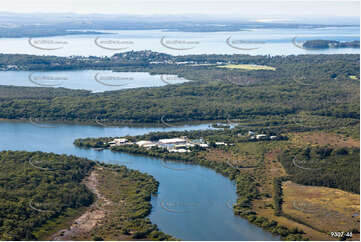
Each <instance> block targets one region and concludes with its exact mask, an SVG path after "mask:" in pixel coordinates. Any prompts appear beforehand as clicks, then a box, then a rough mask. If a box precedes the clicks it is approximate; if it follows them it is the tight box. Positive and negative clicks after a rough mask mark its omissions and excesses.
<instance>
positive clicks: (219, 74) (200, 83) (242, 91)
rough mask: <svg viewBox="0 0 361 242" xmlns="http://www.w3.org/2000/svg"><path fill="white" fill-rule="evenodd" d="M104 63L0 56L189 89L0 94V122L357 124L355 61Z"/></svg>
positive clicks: (0, 89) (218, 58) (126, 59)
mask: <svg viewBox="0 0 361 242" xmlns="http://www.w3.org/2000/svg"><path fill="white" fill-rule="evenodd" d="M148 57H149V58H150V59H151V60H158V59H160V60H165V59H169V60H175V61H181V60H188V61H190V62H192V61H194V62H197V63H217V62H222V61H223V62H226V63H233V64H237V63H243V64H251V63H252V64H259V65H268V66H272V67H275V68H276V70H275V71H271V70H254V71H252V70H240V69H228V68H219V67H217V66H216V65H201V66H194V65H176V64H156V65H153V64H149V63H147V64H144V65H143V64H142V63H144V61H145V60H146V59H147V58H148ZM97 59H99V58H98V57H95V60H97ZM106 59H107V58H104V60H99V61H94V60H93V59H92V58H88V59H87V60H82V59H71V58H70V59H69V58H63V57H46V56H45V57H39V56H27V58H23V56H22V55H19V56H16V55H3V56H0V66H1V65H7V64H10V63H13V64H14V63H18V62H21V63H22V64H21V66H23V67H24V68H25V69H34V68H35V69H42V68H45V69H48V68H50V69H51V66H58V67H59V66H61V67H62V68H65V69H67V68H72V69H77V68H85V67H86V68H109V69H112V70H114V71H148V72H150V73H152V74H160V73H161V74H176V75H178V76H181V77H184V78H186V79H188V80H192V81H191V82H186V83H183V84H177V85H166V86H163V87H152V88H137V89H125V90H119V91H109V92H104V93H91V92H89V91H85V90H69V89H64V88H29V87H13V86H0V118H5V119H29V118H37V119H39V120H44V121H45V120H47V121H59V120H60V121H80V122H94V121H95V120H96V119H97V120H98V121H100V122H102V123H104V124H121V123H161V118H162V117H166V119H167V120H169V122H192V121H196V120H201V121H202V120H204V121H205V120H226V119H227V118H228V119H237V118H241V117H252V118H253V119H265V118H266V117H267V116H273V118H272V119H274V121H275V122H280V121H282V119H283V121H282V122H289V121H290V120H291V119H292V115H296V116H298V115H301V114H302V115H304V114H305V115H309V116H310V117H315V118H316V119H318V120H321V121H322V120H324V121H329V123H335V122H334V121H335V120H332V119H341V120H342V123H346V124H350V125H351V124H355V123H358V120H359V102H358V100H359V92H358V90H359V81H358V80H357V79H356V80H355V79H354V78H351V77H353V76H356V77H358V78H359V56H358V55H305V56H286V57H282V56H276V57H269V56H247V55H199V56H198V55H189V56H177V57H174V56H170V55H166V54H161V53H154V52H131V53H127V54H124V53H123V54H117V55H114V56H113V57H112V58H109V60H106ZM56 61H58V62H59V63H56ZM37 63H39V66H37ZM88 63H92V64H91V65H88ZM109 63H110V64H109ZM123 63H126V64H123ZM330 119H331V120H330ZM271 122H272V121H271Z"/></svg>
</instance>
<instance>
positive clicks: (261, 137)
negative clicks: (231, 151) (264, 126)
mask: <svg viewBox="0 0 361 242" xmlns="http://www.w3.org/2000/svg"><path fill="white" fill-rule="evenodd" d="M266 137H267V135H265V134H257V135H256V139H265V138H266Z"/></svg>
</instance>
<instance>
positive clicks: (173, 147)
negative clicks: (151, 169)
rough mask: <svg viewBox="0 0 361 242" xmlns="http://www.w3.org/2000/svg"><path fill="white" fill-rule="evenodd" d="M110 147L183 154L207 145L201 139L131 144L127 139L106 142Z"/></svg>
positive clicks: (183, 138) (185, 138) (164, 140)
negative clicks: (128, 146)
mask: <svg viewBox="0 0 361 242" xmlns="http://www.w3.org/2000/svg"><path fill="white" fill-rule="evenodd" d="M108 144H109V145H110V146H121V145H137V146H138V147H143V148H146V149H150V148H152V147H158V148H163V149H166V150H168V151H169V152H179V153H185V152H190V149H189V148H191V147H195V146H199V147H202V148H207V147H208V144H207V143H205V142H204V141H203V139H195V140H190V139H188V138H187V137H184V136H183V137H179V138H171V139H160V140H158V141H150V140H140V141H137V142H131V141H129V140H128V139H125V138H123V139H114V140H112V141H110V142H108Z"/></svg>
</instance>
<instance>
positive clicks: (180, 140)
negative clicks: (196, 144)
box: [158, 138, 187, 145]
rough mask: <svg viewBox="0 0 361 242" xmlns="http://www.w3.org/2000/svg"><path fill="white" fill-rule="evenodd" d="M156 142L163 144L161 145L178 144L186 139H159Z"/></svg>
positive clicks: (183, 142)
mask: <svg viewBox="0 0 361 242" xmlns="http://www.w3.org/2000/svg"><path fill="white" fill-rule="evenodd" d="M158 142H159V144H163V145H168V144H174V145H180V144H185V143H187V141H186V140H185V139H183V138H172V139H160V140H159V141H158Z"/></svg>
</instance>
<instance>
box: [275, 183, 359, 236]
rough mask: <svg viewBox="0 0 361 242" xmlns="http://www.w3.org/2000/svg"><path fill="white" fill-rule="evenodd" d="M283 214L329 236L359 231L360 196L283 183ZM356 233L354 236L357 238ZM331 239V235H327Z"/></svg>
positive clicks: (328, 189) (337, 190)
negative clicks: (333, 233)
mask: <svg viewBox="0 0 361 242" xmlns="http://www.w3.org/2000/svg"><path fill="white" fill-rule="evenodd" d="M283 194H284V195H283V205H282V210H283V212H284V213H285V214H287V215H289V216H290V217H292V218H294V219H295V220H298V221H301V222H302V223H304V224H307V225H309V226H310V227H313V228H315V229H316V230H318V231H322V232H324V233H326V234H328V235H329V236H330V232H336V231H343V232H352V231H353V230H354V231H358V230H359V219H360V195H359V194H353V193H349V192H345V191H342V190H339V189H334V188H327V187H318V186H303V185H299V184H295V183H293V182H291V181H287V182H284V184H283ZM355 236H358V237H359V234H355V233H354V234H353V239H357V237H355ZM330 238H331V236H330Z"/></svg>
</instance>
